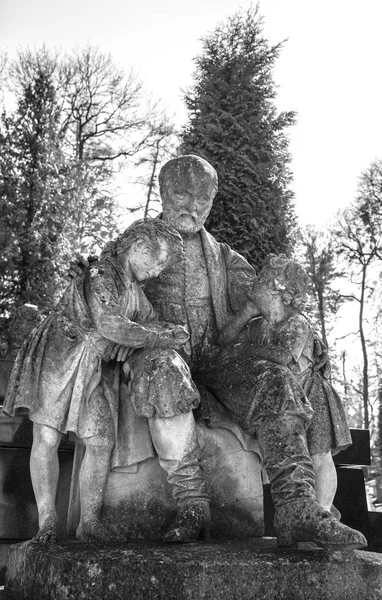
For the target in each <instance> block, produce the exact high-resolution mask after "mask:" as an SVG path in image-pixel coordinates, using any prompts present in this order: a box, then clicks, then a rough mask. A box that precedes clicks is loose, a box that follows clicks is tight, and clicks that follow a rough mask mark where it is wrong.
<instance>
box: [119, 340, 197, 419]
mask: <svg viewBox="0 0 382 600" xmlns="http://www.w3.org/2000/svg"><path fill="white" fill-rule="evenodd" d="M130 391H131V402H132V404H133V407H134V410H135V412H136V413H137V414H138V415H139V416H142V417H146V418H150V417H154V416H158V417H165V418H166V417H175V416H176V415H179V414H182V413H187V412H189V411H191V410H192V409H193V408H196V407H197V406H198V404H199V402H200V396H199V392H198V390H197V388H196V386H195V384H194V383H193V381H192V377H191V371H190V369H189V367H188V366H187V364H186V363H185V362H184V360H183V359H182V358H181V356H180V355H179V354H178V353H177V352H176V351H175V350H172V349H167V350H155V349H154V350H147V351H144V352H142V353H140V355H139V356H138V358H137V359H136V360H134V362H133V364H132V379H131V382H130Z"/></svg>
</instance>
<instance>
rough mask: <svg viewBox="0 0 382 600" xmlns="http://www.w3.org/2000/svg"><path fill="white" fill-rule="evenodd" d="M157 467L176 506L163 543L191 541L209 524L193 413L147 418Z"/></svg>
mask: <svg viewBox="0 0 382 600" xmlns="http://www.w3.org/2000/svg"><path fill="white" fill-rule="evenodd" d="M149 426H150V432H151V436H152V440H153V444H154V446H155V449H156V451H157V454H158V459H159V464H160V466H161V467H162V468H163V469H164V470H165V471H166V473H167V481H168V483H169V484H170V485H171V486H172V492H173V496H174V498H175V500H176V502H177V504H178V507H179V508H178V513H177V516H176V517H175V520H174V522H173V523H172V524H171V525H170V527H169V529H168V530H167V531H166V532H165V534H164V536H163V540H164V541H166V542H185V543H186V542H194V541H196V540H197V539H198V538H199V536H200V534H201V533H202V531H204V530H206V528H207V527H208V525H209V523H210V520H211V519H210V511H209V496H208V493H207V490H206V484H205V480H204V477H203V473H202V470H201V467H200V463H199V458H200V448H199V444H198V439H197V433H196V426H195V420H194V416H193V414H192V412H188V413H184V414H181V415H176V416H174V417H167V418H164V417H158V416H155V417H152V418H150V419H149Z"/></svg>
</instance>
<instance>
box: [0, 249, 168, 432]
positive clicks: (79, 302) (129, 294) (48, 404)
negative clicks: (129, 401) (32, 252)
mask: <svg viewBox="0 0 382 600" xmlns="http://www.w3.org/2000/svg"><path fill="white" fill-rule="evenodd" d="M155 317H156V315H155V313H154V311H153V309H152V306H151V305H150V303H149V302H148V300H147V298H146V297H145V295H144V293H143V291H142V289H141V287H140V286H139V284H137V283H136V282H133V281H131V280H130V279H129V277H128V276H127V273H126V272H125V271H124V269H123V268H122V266H121V265H120V263H119V262H118V261H116V260H114V259H106V260H103V261H100V262H99V263H97V265H96V266H90V267H89V268H88V269H86V271H85V272H84V274H83V275H82V276H80V277H77V278H76V279H75V280H73V281H72V282H71V284H70V285H69V287H68V288H67V290H66V291H65V293H64V295H63V298H62V299H61V301H60V303H59V305H58V307H57V309H56V312H55V313H54V314H53V315H51V316H50V317H48V318H47V319H45V321H44V322H43V323H42V324H41V325H40V326H39V327H38V328H37V329H35V330H34V331H33V332H32V334H31V335H30V336H29V337H28V338H27V340H26V341H25V343H24V345H23V347H22V348H21V350H20V352H19V354H18V357H17V360H16V363H15V366H14V369H13V372H12V375H11V380H10V383H9V386H8V392H7V396H6V399H5V403H4V411H5V412H6V413H8V414H11V415H12V414H15V412H16V410H17V409H18V408H21V407H24V408H29V410H30V418H31V419H32V421H35V422H37V423H41V424H44V425H49V426H50V427H54V428H55V429H57V430H59V431H61V432H63V433H66V432H67V431H73V432H74V433H76V434H77V435H78V436H79V437H88V436H90V435H95V434H103V435H114V433H113V430H114V423H115V421H116V419H117V414H118V398H117V397H116V395H115V394H113V393H112V391H111V389H109V388H108V386H107V382H106V381H101V363H102V361H105V360H108V359H109V358H110V353H111V351H112V349H113V346H114V344H115V343H117V344H123V345H125V346H128V347H129V348H131V349H132V350H133V349H135V348H143V347H154V345H155V341H156V339H157V333H156V331H155V326H153V327H152V329H150V325H149V322H150V321H152V320H153V319H155ZM138 320H139V321H141V322H147V327H144V326H142V325H140V324H138V323H137V322H136V321H138Z"/></svg>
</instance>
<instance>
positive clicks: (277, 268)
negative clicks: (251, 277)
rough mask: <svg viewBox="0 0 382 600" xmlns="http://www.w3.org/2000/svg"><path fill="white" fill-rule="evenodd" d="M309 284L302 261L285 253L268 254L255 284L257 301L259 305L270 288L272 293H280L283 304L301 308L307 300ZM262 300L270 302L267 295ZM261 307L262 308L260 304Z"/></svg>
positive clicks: (297, 308)
mask: <svg viewBox="0 0 382 600" xmlns="http://www.w3.org/2000/svg"><path fill="white" fill-rule="evenodd" d="M308 286H309V278H308V275H307V273H306V271H305V269H304V267H303V266H302V265H301V264H300V263H298V262H297V261H295V260H293V259H291V258H288V257H287V256H285V254H278V255H276V254H268V256H267V257H266V258H265V262H264V265H263V268H262V269H261V271H260V273H259V275H258V277H257V281H256V284H255V288H256V290H257V298H256V303H257V304H258V305H259V298H260V297H262V296H264V289H268V290H269V291H270V292H271V293H279V294H280V295H281V298H282V301H283V304H285V305H290V306H292V307H293V308H294V309H296V310H301V309H302V307H303V306H304V304H305V302H306V298H307V293H308ZM260 301H262V302H265V303H268V304H269V302H270V300H269V298H267V297H266V296H264V298H260ZM259 308H260V310H261V306H260V305H259Z"/></svg>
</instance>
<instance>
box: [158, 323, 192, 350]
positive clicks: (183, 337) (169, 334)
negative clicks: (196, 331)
mask: <svg viewBox="0 0 382 600" xmlns="http://www.w3.org/2000/svg"><path fill="white" fill-rule="evenodd" d="M189 339H190V335H189V333H188V331H187V329H185V328H184V327H182V325H175V327H173V328H172V329H169V330H167V331H162V332H161V333H160V334H159V336H158V340H157V342H156V344H155V345H156V347H157V348H175V349H176V350H177V349H178V348H181V347H182V346H183V345H184V344H185V343H186V342H188V340H189Z"/></svg>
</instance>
